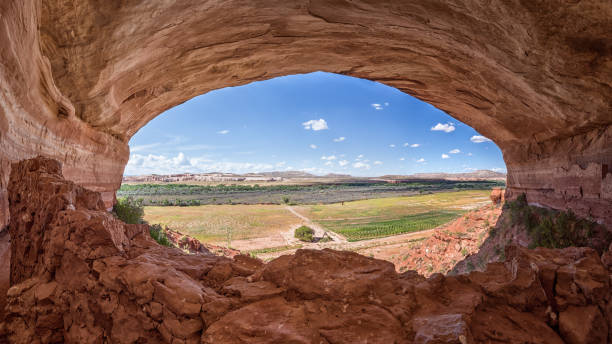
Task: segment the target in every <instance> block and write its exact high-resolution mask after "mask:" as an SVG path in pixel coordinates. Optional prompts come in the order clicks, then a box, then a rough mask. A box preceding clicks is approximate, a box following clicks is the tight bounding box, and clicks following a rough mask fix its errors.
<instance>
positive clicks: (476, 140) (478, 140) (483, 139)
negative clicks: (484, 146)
mask: <svg viewBox="0 0 612 344" xmlns="http://www.w3.org/2000/svg"><path fill="white" fill-rule="evenodd" d="M470 141H472V142H474V143H483V142H488V141H491V139H489V138H486V137H484V136H482V135H474V136H472V137H470Z"/></svg>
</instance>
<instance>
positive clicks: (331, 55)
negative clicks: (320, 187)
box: [0, 0, 612, 224]
mask: <svg viewBox="0 0 612 344" xmlns="http://www.w3.org/2000/svg"><path fill="white" fill-rule="evenodd" d="M0 22H1V24H2V25H0V46H1V47H2V49H0V61H1V65H0V88H1V89H2V93H1V94H0V143H1V144H2V151H0V176H1V177H2V178H0V214H8V212H7V211H6V208H7V203H6V191H5V190H6V184H7V183H8V175H9V163H10V162H12V161H16V160H20V159H23V158H28V157H31V156H34V155H38V154H44V155H48V156H51V157H53V158H56V159H58V160H60V161H62V162H63V163H64V174H65V176H66V177H67V178H69V179H71V180H74V181H76V182H78V183H80V184H81V185H84V186H86V187H88V188H91V189H94V190H96V191H101V192H103V195H104V200H105V202H106V203H107V205H109V204H110V203H111V202H112V199H113V197H114V190H115V189H116V188H118V186H119V184H120V181H121V175H122V173H123V168H124V166H125V164H126V162H127V159H128V156H129V148H128V146H127V142H128V140H129V138H130V137H131V136H132V135H134V133H135V132H136V131H137V130H138V129H139V128H141V127H142V126H144V125H145V124H146V123H147V122H148V121H149V120H151V119H152V118H154V117H155V116H157V115H158V114H160V113H161V112H163V111H164V110H167V109H168V108H171V107H172V106H175V105H177V104H179V103H181V102H184V101H186V100H188V99H190V98H192V97H194V96H197V95H200V94H203V93H206V92H208V91H211V90H214V89H218V88H221V87H227V86H236V85H241V84H245V83H248V82H252V81H256V80H264V79H269V78H272V77H276V76H281V75H288V74H296V73H307V72H312V71H318V70H320V71H327V72H334V73H341V74H346V75H351V76H355V77H360V78H367V79H370V80H375V81H380V82H382V83H385V84H387V85H390V86H393V87H396V88H398V89H400V90H401V91H404V92H406V93H409V94H411V95H413V96H416V97H418V98H420V99H422V100H424V101H426V102H429V103H431V104H433V105H434V106H436V107H438V108H440V109H442V110H444V111H446V112H448V113H449V114H450V115H452V116H453V117H455V118H457V119H458V120H461V121H463V122H465V123H467V124H469V125H471V126H472V127H474V128H475V129H476V130H478V131H479V132H480V133H482V134H483V135H485V136H487V137H489V138H491V139H493V140H494V141H495V142H496V143H497V144H498V145H499V146H500V148H501V149H502V151H503V153H504V158H505V161H506V164H507V167H508V172H509V176H508V184H509V192H510V193H511V194H512V193H514V194H516V193H518V192H527V194H528V197H529V200H530V202H537V203H540V204H544V205H548V206H552V207H556V208H572V209H574V210H575V211H577V212H578V213H579V214H580V215H583V216H592V217H594V218H597V219H600V220H601V221H604V222H606V223H608V224H612V210H611V209H612V128H611V126H610V124H612V85H611V83H612V34H611V33H612V3H610V2H609V1H607V0H586V1H554V0H548V1H537V0H528V1H527V0H525V1H519V0H514V1H492V0H489V1H486V0H456V1H441V0H440V1H427V2H424V1H404V0H397V1H380V0H369V1H368V0H355V1H351V0H344V1H343V0H311V1H286V0H278V1H275V0H262V1H194V0H183V1H181V0H177V1H161V0H159V1H150V0H139V1H136V0H130V1H103V0H48V1H35V0H23V1H14V2H3V3H2V4H0ZM608 171H610V173H608ZM1 217H2V215H0V218H1ZM3 217H4V218H3V220H4V221H6V215H5V216H3ZM4 221H0V223H2V222H4Z"/></svg>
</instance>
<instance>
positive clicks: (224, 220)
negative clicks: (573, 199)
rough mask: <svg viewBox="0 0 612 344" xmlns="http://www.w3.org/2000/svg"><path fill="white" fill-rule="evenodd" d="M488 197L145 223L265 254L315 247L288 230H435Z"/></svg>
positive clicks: (357, 234) (260, 209) (205, 214)
mask: <svg viewBox="0 0 612 344" xmlns="http://www.w3.org/2000/svg"><path fill="white" fill-rule="evenodd" d="M489 194H490V191H489V190H471V191H458V192H439V193H434V194H428V195H417V196H408V197H392V198H379V199H369V200H363V201H353V202H344V204H342V203H333V204H323V205H302V206H285V205H202V206H191V207H174V206H166V207H157V206H147V207H145V220H146V221H148V222H149V223H160V224H162V225H164V226H168V227H170V228H172V229H175V230H178V231H180V232H183V233H185V234H189V235H191V236H193V237H195V238H197V239H199V240H201V241H204V242H210V243H215V244H219V245H224V246H225V245H227V239H228V233H230V234H231V246H232V247H233V248H236V249H239V250H241V251H249V252H253V253H269V252H273V251H274V252H280V251H285V250H291V249H295V248H297V246H298V245H304V246H306V245H317V244H302V243H299V242H296V241H295V239H293V230H294V229H295V228H297V227H298V226H300V225H302V224H306V225H309V226H312V227H315V229H316V230H317V231H318V232H319V233H320V232H323V231H325V230H328V231H333V232H335V233H338V234H340V236H336V238H346V240H348V241H357V240H365V239H373V238H381V237H386V236H392V235H397V234H402V233H409V232H415V231H422V230H427V229H431V228H434V227H437V226H439V225H441V224H443V223H446V222H449V221H451V220H452V219H454V218H456V217H458V216H460V215H461V214H462V213H464V212H466V211H467V210H469V209H473V208H475V207H478V206H481V205H483V204H486V203H488V202H490V201H489V198H488V196H489ZM337 241H338V240H335V242H336V243H337ZM348 244H350V243H348ZM300 247H301V246H300ZM347 248H349V247H348V246H347Z"/></svg>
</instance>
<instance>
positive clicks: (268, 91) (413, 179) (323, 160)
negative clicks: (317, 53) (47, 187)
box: [117, 72, 506, 276]
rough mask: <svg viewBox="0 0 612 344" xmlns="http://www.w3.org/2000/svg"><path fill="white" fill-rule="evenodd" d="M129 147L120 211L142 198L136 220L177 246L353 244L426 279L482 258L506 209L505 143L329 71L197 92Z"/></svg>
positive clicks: (262, 251) (228, 248) (255, 251)
mask: <svg viewBox="0 0 612 344" xmlns="http://www.w3.org/2000/svg"><path fill="white" fill-rule="evenodd" d="M130 151H131V152H130V159H129V160H128V163H127V165H126V168H125V171H124V176H123V184H122V186H121V187H120V188H119V190H118V192H117V197H118V199H119V206H122V205H123V204H126V205H127V204H135V203H137V201H138V202H141V203H142V205H143V206H144V216H143V217H142V219H141V221H144V222H147V223H150V224H152V225H155V226H156V227H155V228H162V230H161V231H160V230H156V231H155V235H156V236H159V235H162V237H163V236H164V235H165V236H167V237H168V238H170V239H171V241H173V242H174V245H177V246H180V247H188V246H193V244H188V241H189V242H190V241H191V240H193V241H200V242H201V243H203V244H204V245H205V246H206V245H210V246H211V247H213V248H215V249H217V248H224V250H220V252H223V253H224V254H237V253H238V252H241V253H243V254H250V255H252V256H255V257H258V258H261V259H264V260H266V261H269V260H271V259H274V258H277V257H279V256H281V255H286V254H292V253H294V252H295V250H296V249H298V248H311V249H323V248H334V249H339V250H351V251H354V252H358V253H360V254H364V255H368V256H371V257H375V258H379V259H385V260H388V261H391V262H392V263H394V264H395V267H396V269H397V271H398V272H403V271H406V270H417V271H418V272H419V273H421V274H423V275H425V276H429V275H431V274H432V273H447V272H448V271H450V270H451V269H452V268H453V267H454V265H455V264H456V263H457V262H459V261H461V260H463V259H464V258H465V257H466V256H468V255H471V254H475V253H476V252H477V250H478V248H479V246H480V245H481V244H482V243H483V242H484V241H485V240H486V239H487V237H488V232H489V230H490V228H492V226H494V225H495V223H496V222H497V218H498V216H499V214H500V212H501V209H500V208H499V206H492V205H491V200H490V194H491V190H493V189H496V190H500V189H501V190H502V191H501V192H502V193H503V188H504V187H505V181H506V175H505V172H506V171H505V164H504V161H503V157H502V154H501V151H500V150H499V148H498V147H497V146H496V145H495V143H493V142H492V141H491V140H490V139H488V138H487V137H485V136H483V135H481V134H480V133H478V132H476V131H475V130H474V129H473V128H471V127H469V126H468V125H466V124H464V123H462V122H460V121H457V120H456V119H454V118H452V117H451V116H449V115H448V114H446V113H445V112H443V111H441V110H439V109H436V108H435V107H433V106H432V105H430V104H427V103H425V102H423V101H420V100H418V99H416V98H414V97H412V96H410V95H408V94H406V93H404V92H401V91H399V90H397V89H396V88H393V87H389V86H386V85H384V84H381V83H378V82H372V81H369V80H364V79H359V78H354V77H349V76H343V75H339V74H334V73H325V72H314V73H309V74H299V75H290V76H284V77H277V78H273V79H270V80H265V81H258V82H254V83H250V84H247V85H243V86H237V87H229V88H224V89H219V90H215V91H211V92H209V93H207V94H204V95H201V96H198V97H195V98H193V99H191V100H189V101H187V102H185V103H183V104H180V105H177V106H176V107H173V108H172V109H169V110H167V111H165V112H164V113H162V114H160V115H159V116H157V117H156V118H155V119H153V120H151V121H150V122H149V123H148V124H147V125H145V126H144V127H142V128H141V129H140V130H139V131H138V132H137V133H136V134H135V135H134V136H133V137H132V138H131V140H130ZM498 192H499V191H498ZM157 226H159V227H157ZM298 228H299V230H306V231H312V233H310V234H308V237H307V239H306V240H304V238H300V236H299V235H298V234H297V231H298ZM442 232H444V233H446V235H447V236H446V241H445V242H444V243H443V245H437V246H436V247H435V248H434V247H433V246H435V243H436V242H437V241H436V240H437V239H436V238H434V237H433V236H434V233H442ZM160 233H161V234H160ZM163 233H165V234H163ZM436 237H437V235H436ZM176 238H182V240H183V241H184V243H181V242H179V241H177V239H176ZM158 240H162V241H164V242H166V241H165V239H163V238H162V239H159V238H158ZM430 246H431V247H430Z"/></svg>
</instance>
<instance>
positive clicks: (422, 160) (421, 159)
mask: <svg viewBox="0 0 612 344" xmlns="http://www.w3.org/2000/svg"><path fill="white" fill-rule="evenodd" d="M416 162H425V159H423V158H420V159H419V160H417V161H416Z"/></svg>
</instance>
